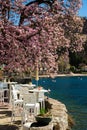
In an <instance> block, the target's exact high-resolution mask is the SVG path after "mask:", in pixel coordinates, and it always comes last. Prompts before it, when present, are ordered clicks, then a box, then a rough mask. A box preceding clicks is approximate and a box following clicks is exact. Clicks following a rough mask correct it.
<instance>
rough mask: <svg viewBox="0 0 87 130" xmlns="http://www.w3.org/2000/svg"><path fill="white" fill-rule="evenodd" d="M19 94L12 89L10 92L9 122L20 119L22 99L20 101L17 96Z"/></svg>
mask: <svg viewBox="0 0 87 130" xmlns="http://www.w3.org/2000/svg"><path fill="white" fill-rule="evenodd" d="M18 94H20V92H19V91H18V90H15V89H13V90H12V91H11V105H12V116H11V122H12V121H15V117H22V116H21V115H22V110H23V109H22V108H23V99H20V97H21V96H18Z"/></svg>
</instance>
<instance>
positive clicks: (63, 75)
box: [39, 73, 87, 78]
mask: <svg viewBox="0 0 87 130" xmlns="http://www.w3.org/2000/svg"><path fill="white" fill-rule="evenodd" d="M68 76H87V74H80V73H79V74H75V73H70V74H51V75H39V77H42V78H44V77H50V78H55V77H68Z"/></svg>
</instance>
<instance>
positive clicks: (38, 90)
mask: <svg viewBox="0 0 87 130" xmlns="http://www.w3.org/2000/svg"><path fill="white" fill-rule="evenodd" d="M29 92H43V93H45V92H48V90H46V89H38V88H35V89H32V90H29Z"/></svg>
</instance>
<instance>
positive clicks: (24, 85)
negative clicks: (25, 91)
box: [21, 84, 36, 88]
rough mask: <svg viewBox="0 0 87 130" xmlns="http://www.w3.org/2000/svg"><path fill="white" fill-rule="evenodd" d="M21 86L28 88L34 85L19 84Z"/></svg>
mask: <svg viewBox="0 0 87 130" xmlns="http://www.w3.org/2000/svg"><path fill="white" fill-rule="evenodd" d="M21 86H22V87H28V88H33V87H35V86H36V85H35V84H21Z"/></svg>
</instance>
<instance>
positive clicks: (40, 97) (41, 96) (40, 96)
mask: <svg viewBox="0 0 87 130" xmlns="http://www.w3.org/2000/svg"><path fill="white" fill-rule="evenodd" d="M39 99H42V100H44V93H43V92H39V93H38V100H39Z"/></svg>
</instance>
